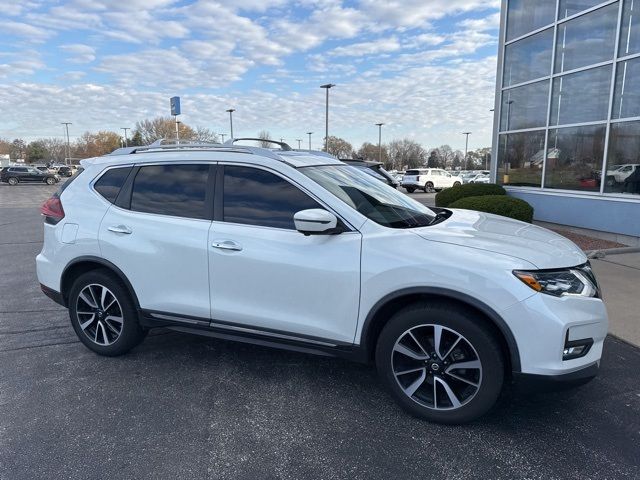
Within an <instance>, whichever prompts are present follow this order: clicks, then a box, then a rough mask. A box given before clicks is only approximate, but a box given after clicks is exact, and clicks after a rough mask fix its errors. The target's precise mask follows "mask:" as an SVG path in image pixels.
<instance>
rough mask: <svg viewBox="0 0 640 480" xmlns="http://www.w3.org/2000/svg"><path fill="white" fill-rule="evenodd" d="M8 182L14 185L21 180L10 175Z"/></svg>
mask: <svg viewBox="0 0 640 480" xmlns="http://www.w3.org/2000/svg"><path fill="white" fill-rule="evenodd" d="M7 183H8V184H9V185H12V186H13V185H17V184H18V183H20V180H18V179H17V178H16V177H9V179H8V180H7Z"/></svg>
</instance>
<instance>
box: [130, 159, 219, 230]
mask: <svg viewBox="0 0 640 480" xmlns="http://www.w3.org/2000/svg"><path fill="white" fill-rule="evenodd" d="M208 178H209V165H208V164H173V165H149V166H146V167H141V168H140V170H139V171H138V173H137V174H136V178H135V180H134V182H133V192H132V194H131V210H135V211H136V212H144V213H156V214H159V215H171V216H174V217H187V218H202V219H205V218H207V202H206V197H207V182H208Z"/></svg>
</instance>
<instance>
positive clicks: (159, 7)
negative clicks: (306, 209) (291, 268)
mask: <svg viewBox="0 0 640 480" xmlns="http://www.w3.org/2000/svg"><path fill="white" fill-rule="evenodd" d="M499 11H500V2H499V0H354V1H342V0H297V1H288V0H217V1H212V0H200V1H186V0H185V1H179V0H178V1H176V0H118V1H113V0H71V1H55V0H50V1H46V0H9V1H2V2H1V3H0V109H1V112H2V113H1V115H0V138H7V139H13V138H17V137H20V138H24V139H26V140H33V139H35V138H38V137H60V138H62V136H63V126H62V125H61V124H60V122H72V125H71V126H70V127H69V133H70V136H71V138H72V140H73V138H74V137H76V136H78V135H81V134H82V133H83V132H85V131H97V130H106V129H107V130H114V131H120V130H119V129H120V128H121V127H135V123H136V121H139V120H142V119H145V118H152V117H156V116H159V115H169V113H170V110H169V98H170V97H172V96H174V95H177V96H180V97H181V101H182V102H181V103H182V115H181V116H180V120H181V121H183V122H185V123H187V124H189V125H192V126H195V125H200V126H203V127H207V128H209V129H211V130H212V131H214V132H216V133H226V134H228V133H229V117H228V114H227V113H226V112H225V110H227V109H229V108H234V109H235V110H236V112H235V113H234V117H233V121H234V133H235V136H236V137H240V136H256V135H257V134H258V133H259V132H260V131H261V130H267V131H269V132H270V134H271V136H272V137H273V138H278V139H279V138H284V139H285V141H287V142H289V143H290V144H292V145H294V146H296V139H303V140H304V143H303V145H306V144H307V141H308V140H307V139H308V136H307V135H306V132H310V131H311V132H314V134H313V135H312V142H313V147H314V148H318V147H320V144H321V142H322V138H323V137H324V118H325V115H324V110H325V90H323V89H321V88H319V87H320V85H322V84H325V83H334V84H336V86H335V87H334V88H332V89H331V91H330V113H329V122H330V125H329V129H330V131H329V134H330V135H336V136H339V137H342V138H345V139H346V140H348V141H349V142H351V143H352V144H354V146H355V147H356V148H357V147H359V146H360V145H361V144H362V143H363V142H365V141H369V142H372V143H377V141H378V127H376V126H375V124H376V123H380V122H382V123H384V124H385V125H384V126H383V127H382V136H383V143H384V142H386V141H389V140H391V139H394V138H404V137H407V138H411V139H413V140H415V141H418V142H420V143H421V144H423V145H424V146H426V147H435V146H439V145H442V144H450V145H451V146H452V147H453V148H459V149H464V135H462V132H463V131H471V132H472V134H471V135H470V137H469V148H470V149H474V148H479V147H484V146H489V145H490V144H491V128H492V122H493V116H492V112H490V109H491V108H493V101H494V95H495V90H494V89H495V75H496V58H497V48H498V28H499Z"/></svg>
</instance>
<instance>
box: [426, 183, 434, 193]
mask: <svg viewBox="0 0 640 480" xmlns="http://www.w3.org/2000/svg"><path fill="white" fill-rule="evenodd" d="M433 190H434V189H433V182H427V183H425V184H424V193H429V192H433Z"/></svg>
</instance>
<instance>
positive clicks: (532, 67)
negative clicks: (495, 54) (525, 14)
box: [502, 28, 553, 87]
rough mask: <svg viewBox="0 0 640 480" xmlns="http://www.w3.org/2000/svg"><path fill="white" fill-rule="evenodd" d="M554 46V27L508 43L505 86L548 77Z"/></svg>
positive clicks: (505, 54)
mask: <svg viewBox="0 0 640 480" xmlns="http://www.w3.org/2000/svg"><path fill="white" fill-rule="evenodd" d="M552 46H553V28H549V29H547V30H545V31H544V32H540V33H536V34H535V35H531V36H530V37H526V38H523V39H522V40H518V41H517V42H515V43H511V44H509V45H507V46H506V48H505V51H504V52H505V53H504V80H503V82H502V83H503V86H504V87H509V86H511V85H516V84H518V83H522V82H527V81H529V80H534V79H536V78H541V77H548V76H549V74H550V72H551V50H552V48H551V47H552Z"/></svg>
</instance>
